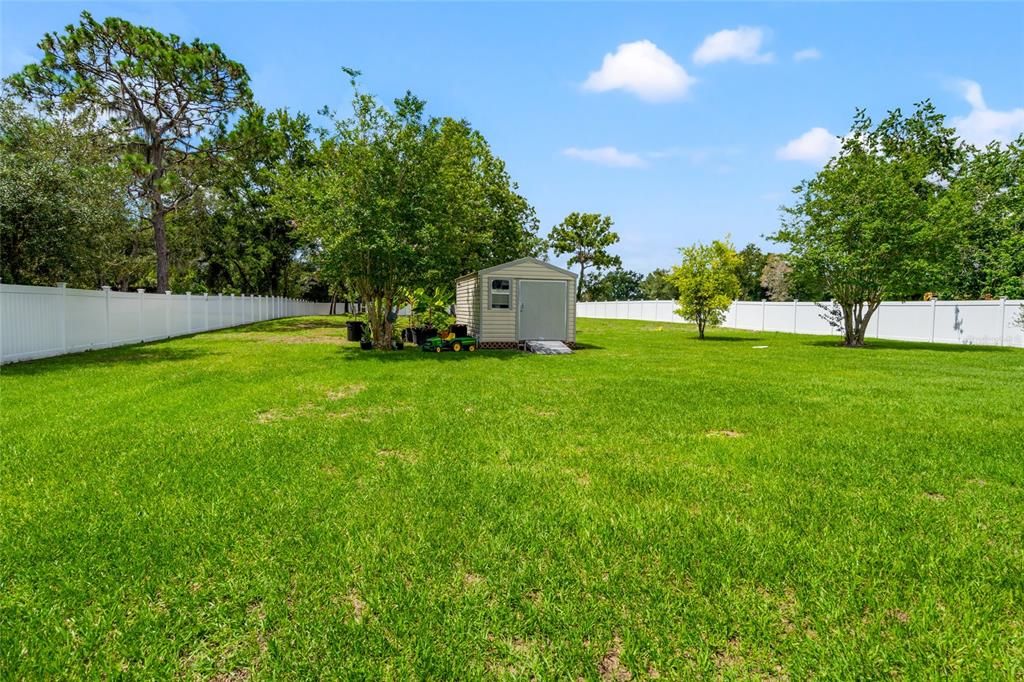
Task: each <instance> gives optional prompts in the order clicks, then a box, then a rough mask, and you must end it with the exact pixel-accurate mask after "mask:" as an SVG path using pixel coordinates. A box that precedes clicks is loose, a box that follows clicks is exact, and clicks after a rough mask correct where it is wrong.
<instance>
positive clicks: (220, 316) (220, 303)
mask: <svg viewBox="0 0 1024 682" xmlns="http://www.w3.org/2000/svg"><path fill="white" fill-rule="evenodd" d="M224 326H226V325H225V324H224V293H223V292H221V293H219V294H217V328H218V329H220V328H221V327H224Z"/></svg>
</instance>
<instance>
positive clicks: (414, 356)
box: [338, 346, 527, 363]
mask: <svg viewBox="0 0 1024 682" xmlns="http://www.w3.org/2000/svg"><path fill="white" fill-rule="evenodd" d="M338 352H339V353H340V354H341V356H342V359H344V360H345V361H347V362H382V363H402V362H472V361H473V360H483V359H490V360H515V359H516V358H520V357H522V356H523V355H527V353H521V352H519V351H515V350H478V351H474V352H472V353H470V352H469V351H459V352H458V353H456V352H454V351H442V352H440V353H434V352H428V351H422V350H420V349H419V348H417V347H415V346H413V347H409V346H406V347H405V350H396V351H389V352H383V351H372V350H362V349H359V348H342V349H340V350H339V351H338Z"/></svg>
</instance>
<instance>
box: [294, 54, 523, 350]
mask: <svg viewBox="0 0 1024 682" xmlns="http://www.w3.org/2000/svg"><path fill="white" fill-rule="evenodd" d="M349 74H350V76H352V78H353V82H352V84H353V87H355V77H356V76H357V75H358V73H357V72H354V71H349ZM286 178H287V179H286V181H285V182H284V183H283V185H282V189H281V191H280V192H279V193H278V194H277V199H276V200H277V202H278V206H279V208H280V210H282V211H283V212H284V213H285V214H287V215H290V216H292V217H293V218H294V220H295V221H296V224H297V227H298V229H299V230H300V232H301V234H302V235H303V237H304V238H305V239H306V240H307V241H308V242H309V244H310V245H311V248H312V250H313V251H314V252H315V256H316V259H317V262H318V263H319V265H320V266H321V268H322V271H323V272H324V273H325V276H326V277H327V278H328V280H329V281H330V282H331V283H332V285H334V286H337V287H347V288H350V289H351V290H353V291H355V292H357V294H358V296H359V298H360V299H361V300H362V302H363V303H364V304H366V306H367V317H368V322H369V326H370V330H371V332H372V336H373V341H374V345H375V347H376V348H379V349H389V348H390V340H391V338H392V334H393V331H394V327H393V319H392V317H393V316H392V313H393V312H394V310H395V308H396V307H397V305H398V304H399V303H400V302H401V291H402V290H403V289H404V288H417V287H434V286H439V287H442V288H443V289H444V290H450V289H451V287H452V286H453V285H454V280H455V278H456V277H457V276H459V275H461V274H464V273H465V272H469V271H472V270H475V269H478V268H479V267H483V266H486V265H492V264H496V263H498V262H501V261H502V260H508V259H510V258H515V257H519V256H522V255H527V254H528V253H530V252H531V251H533V252H536V248H537V237H536V219H535V218H534V216H533V209H532V208H531V207H530V206H529V205H528V204H527V203H526V201H525V200H524V199H523V198H522V197H521V196H519V195H518V194H517V193H516V192H515V187H514V185H513V183H512V182H511V181H510V179H509V178H508V175H507V173H506V172H505V169H504V164H502V163H501V162H500V160H499V159H497V158H496V157H494V156H493V154H492V153H491V152H490V148H489V147H488V145H487V143H486V140H485V139H484V138H483V136H482V135H480V134H479V133H478V132H477V131H475V130H473V129H472V128H471V127H470V126H469V125H468V124H467V123H466V122H464V121H456V120H453V119H449V118H436V117H428V116H427V115H426V114H425V103H424V102H423V100H420V99H418V98H417V97H415V96H413V95H412V94H409V93H407V94H406V95H405V96H404V97H402V98H400V99H397V100H395V101H394V103H393V105H392V107H390V108H389V107H385V106H383V105H381V104H380V103H379V102H378V101H377V100H376V98H374V97H373V96H372V95H369V94H365V93H362V92H359V91H358V89H357V90H356V92H355V96H354V98H353V113H352V115H351V116H350V117H347V118H344V119H339V118H337V117H334V120H333V129H332V130H330V131H326V132H325V134H324V136H323V138H322V139H321V141H320V146H319V148H318V150H317V151H316V153H315V154H314V155H313V157H312V159H311V164H310V165H309V167H308V168H304V169H295V170H290V171H288V172H287V173H286Z"/></svg>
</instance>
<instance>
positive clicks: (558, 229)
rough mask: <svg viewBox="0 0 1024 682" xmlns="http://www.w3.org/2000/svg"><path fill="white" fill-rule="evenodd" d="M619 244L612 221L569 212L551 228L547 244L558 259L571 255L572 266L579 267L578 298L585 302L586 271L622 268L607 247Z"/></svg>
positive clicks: (618, 260)
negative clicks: (590, 269) (589, 269)
mask: <svg viewBox="0 0 1024 682" xmlns="http://www.w3.org/2000/svg"><path fill="white" fill-rule="evenodd" d="M618 241H619V235H617V234H615V232H613V231H612V219H611V217H609V216H606V215H601V214H600V213H570V214H569V215H567V216H566V217H565V220H563V221H562V222H561V224H559V225H556V226H554V227H553V228H551V234H549V235H548V244H549V245H550V246H551V250H552V251H554V252H555V255H556V256H562V255H565V254H570V258H569V266H570V267H572V266H573V265H578V266H579V267H580V277H579V284H578V286H577V289H576V299H577V300H581V301H582V300H584V298H583V295H584V291H585V290H586V284H587V282H588V280H587V277H586V274H587V268H594V269H596V270H602V269H604V268H614V267H620V266H621V265H622V260H621V259H620V258H619V257H618V256H613V255H612V254H610V253H608V247H610V246H613V245H614V244H616V243H617V242H618Z"/></svg>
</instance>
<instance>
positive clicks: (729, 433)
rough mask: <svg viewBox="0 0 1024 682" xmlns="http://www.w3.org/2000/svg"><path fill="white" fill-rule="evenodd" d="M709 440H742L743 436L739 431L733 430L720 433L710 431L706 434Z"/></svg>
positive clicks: (724, 430) (719, 431)
mask: <svg viewBox="0 0 1024 682" xmlns="http://www.w3.org/2000/svg"><path fill="white" fill-rule="evenodd" d="M704 435H705V436H707V437H708V438H742V437H743V434H742V433H741V432H739V431H733V430H732V429H721V430H718V431H708V432H706V433H705V434H704Z"/></svg>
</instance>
